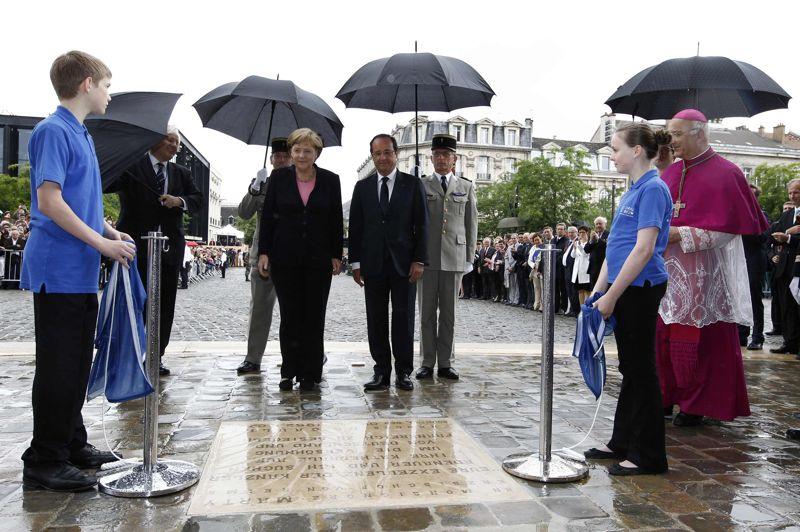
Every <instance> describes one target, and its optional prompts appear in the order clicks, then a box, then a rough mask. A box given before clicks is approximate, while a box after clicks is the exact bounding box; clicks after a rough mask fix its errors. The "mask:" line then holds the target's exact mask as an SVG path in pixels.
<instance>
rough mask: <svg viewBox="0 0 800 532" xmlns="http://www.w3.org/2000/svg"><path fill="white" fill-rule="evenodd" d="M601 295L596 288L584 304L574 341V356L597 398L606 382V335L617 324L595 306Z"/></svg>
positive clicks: (611, 331) (585, 380) (612, 330)
mask: <svg viewBox="0 0 800 532" xmlns="http://www.w3.org/2000/svg"><path fill="white" fill-rule="evenodd" d="M602 295H603V292H597V293H595V294H594V295H593V296H592V297H589V298H587V299H586V302H585V303H584V304H583V305H581V311H580V314H578V324H577V326H576V329H575V344H574V346H573V348H572V356H574V357H575V358H577V359H578V361H579V362H580V365H581V373H583V380H584V382H586V386H588V387H589V389H590V390H591V391H592V393H593V394H594V397H595V399H597V398H598V397H600V394H601V393H603V386H604V385H605V383H606V353H605V349H604V348H603V339H604V338H605V337H606V336H608V335H610V334H611V333H613V332H614V327H615V325H616V320H615V319H614V317H613V316H612V317H611V318H609V320H608V321H605V320H603V315H602V314H600V311H599V310H597V309H596V308H594V307H593V305H594V303H595V302H596V301H597V300H598V299H600V297H601V296H602Z"/></svg>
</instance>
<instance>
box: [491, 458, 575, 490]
mask: <svg viewBox="0 0 800 532" xmlns="http://www.w3.org/2000/svg"><path fill="white" fill-rule="evenodd" d="M503 469H504V470H505V472H506V473H508V474H510V475H514V476H515V477H519V478H524V479H526V480H535V481H537V482H545V483H551V482H552V483H557V482H573V481H575V480H580V479H582V478H584V477H587V476H589V468H588V467H587V466H585V465H583V464H579V463H578V462H573V461H572V460H566V459H564V458H561V457H560V456H556V455H552V456H551V457H550V461H549V462H544V461H543V460H542V459H541V458H539V453H534V454H530V453H521V454H512V455H510V456H508V457H506V459H505V460H503Z"/></svg>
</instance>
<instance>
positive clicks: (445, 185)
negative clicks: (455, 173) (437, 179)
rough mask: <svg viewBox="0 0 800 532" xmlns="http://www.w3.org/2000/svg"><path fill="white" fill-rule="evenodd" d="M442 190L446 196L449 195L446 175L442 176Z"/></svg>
mask: <svg viewBox="0 0 800 532" xmlns="http://www.w3.org/2000/svg"><path fill="white" fill-rule="evenodd" d="M442 190H443V191H444V193H445V194H447V176H446V175H443V176H442Z"/></svg>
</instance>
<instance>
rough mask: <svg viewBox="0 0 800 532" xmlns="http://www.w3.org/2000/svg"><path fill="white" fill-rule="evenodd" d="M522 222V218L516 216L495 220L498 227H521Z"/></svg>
mask: <svg viewBox="0 0 800 532" xmlns="http://www.w3.org/2000/svg"><path fill="white" fill-rule="evenodd" d="M523 225H524V224H523V223H522V220H520V219H519V218H517V217H516V216H511V217H509V218H503V219H502V220H500V221H499V222H497V228H498V229H514V228H516V227H522V226H523Z"/></svg>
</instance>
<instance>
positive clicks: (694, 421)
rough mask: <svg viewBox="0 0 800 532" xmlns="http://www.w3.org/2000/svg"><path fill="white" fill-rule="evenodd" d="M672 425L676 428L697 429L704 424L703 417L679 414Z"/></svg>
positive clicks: (684, 413)
mask: <svg viewBox="0 0 800 532" xmlns="http://www.w3.org/2000/svg"><path fill="white" fill-rule="evenodd" d="M672 424H673V425H675V426H676V427H696V426H697V425H702V424H703V416H698V415H696V414H687V413H686V412H678V415H677V416H675V419H673V420H672Z"/></svg>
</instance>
